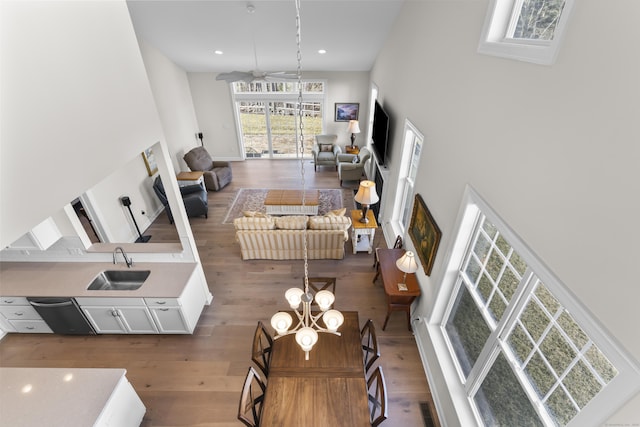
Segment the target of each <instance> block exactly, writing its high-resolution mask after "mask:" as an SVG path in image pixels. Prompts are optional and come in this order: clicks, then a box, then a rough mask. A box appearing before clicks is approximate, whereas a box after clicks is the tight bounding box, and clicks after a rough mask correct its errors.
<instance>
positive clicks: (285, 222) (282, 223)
mask: <svg viewBox="0 0 640 427" xmlns="http://www.w3.org/2000/svg"><path fill="white" fill-rule="evenodd" d="M308 220H309V217H307V216H306V215H304V216H303V215H293V216H278V217H276V218H275V222H276V228H278V229H280V230H306V229H307V221H308Z"/></svg>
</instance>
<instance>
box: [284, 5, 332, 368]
mask: <svg viewBox="0 0 640 427" xmlns="http://www.w3.org/2000/svg"><path fill="white" fill-rule="evenodd" d="M295 3H296V45H297V65H298V68H297V74H296V75H297V78H298V100H297V101H298V105H297V116H298V126H297V127H296V139H297V140H298V141H299V147H300V174H301V179H302V206H303V207H304V206H305V179H304V135H303V129H304V125H303V123H302V119H303V115H304V114H303V106H302V92H303V90H302V89H303V88H302V53H301V48H300V0H295ZM306 233H307V231H306V229H305V230H304V231H303V259H304V289H301V288H290V289H288V290H287V291H286V292H285V294H284V297H285V298H286V300H287V301H288V302H289V307H291V309H292V310H293V311H294V314H295V315H296V318H297V322H298V323H297V324H296V326H294V327H293V328H291V326H292V325H293V317H292V316H291V314H289V313H287V312H284V311H280V312H278V313H276V314H274V315H273V317H271V326H272V327H273V329H275V330H276V336H275V337H274V339H278V338H281V337H284V336H287V335H291V334H295V339H296V342H297V343H298V345H299V346H300V347H301V348H302V350H303V351H304V352H305V360H309V352H310V351H311V349H312V348H313V346H314V345H315V343H316V342H318V332H325V333H331V334H334V335H338V336H339V335H340V332H338V328H339V327H340V325H342V323H343V322H344V316H343V315H342V313H340V312H339V311H338V310H333V309H331V306H332V304H333V302H334V301H335V296H334V295H333V293H331V292H330V291H327V290H321V291H318V292H317V293H316V294H315V297H314V295H313V294H312V293H311V292H310V291H309V262H308V261H309V259H308V251H307V234H306ZM314 300H315V302H316V304H318V307H319V308H320V312H319V313H313V312H312V310H311V303H312V302H313V301H314ZM321 318H322V323H324V325H325V326H324V327H323V326H321V325H319V324H318V322H319V321H320V319H321Z"/></svg>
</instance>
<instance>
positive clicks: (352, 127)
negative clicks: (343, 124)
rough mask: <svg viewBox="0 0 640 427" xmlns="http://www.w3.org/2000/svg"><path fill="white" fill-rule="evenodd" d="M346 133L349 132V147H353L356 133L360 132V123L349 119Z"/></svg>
mask: <svg viewBox="0 0 640 427" xmlns="http://www.w3.org/2000/svg"><path fill="white" fill-rule="evenodd" d="M347 133H350V134H351V148H355V146H356V144H355V142H356V133H360V125H359V124H358V121H357V120H349V127H348V128H347Z"/></svg>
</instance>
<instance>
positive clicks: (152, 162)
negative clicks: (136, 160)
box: [142, 147, 158, 176]
mask: <svg viewBox="0 0 640 427" xmlns="http://www.w3.org/2000/svg"><path fill="white" fill-rule="evenodd" d="M142 158H143V159H144V165H145V166H146V167H147V172H148V173H149V176H153V174H155V173H156V172H158V164H157V163H156V158H155V156H154V155H153V150H152V149H151V147H149V148H147V149H146V150H144V151H143V152H142Z"/></svg>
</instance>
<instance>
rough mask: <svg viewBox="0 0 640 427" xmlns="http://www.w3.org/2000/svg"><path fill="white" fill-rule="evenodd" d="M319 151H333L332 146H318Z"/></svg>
mask: <svg viewBox="0 0 640 427" xmlns="http://www.w3.org/2000/svg"><path fill="white" fill-rule="evenodd" d="M320 151H325V152H326V151H333V145H332V144H320Z"/></svg>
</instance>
